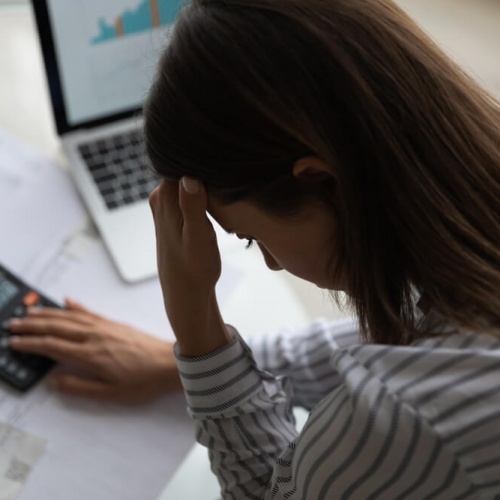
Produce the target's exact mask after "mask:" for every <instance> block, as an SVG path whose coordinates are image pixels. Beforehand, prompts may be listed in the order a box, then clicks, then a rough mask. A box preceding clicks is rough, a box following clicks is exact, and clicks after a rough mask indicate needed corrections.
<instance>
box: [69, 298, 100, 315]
mask: <svg viewBox="0 0 500 500" xmlns="http://www.w3.org/2000/svg"><path fill="white" fill-rule="evenodd" d="M64 305H65V306H66V308H67V309H68V310H69V311H73V312H81V313H84V314H85V315H86V316H90V317H92V318H94V319H105V318H104V316H101V315H100V314H97V313H96V312H94V311H91V310H90V309H87V308H86V307H85V306H84V305H83V304H80V302H76V301H75V300H73V299H70V298H69V297H66V298H65V299H64Z"/></svg>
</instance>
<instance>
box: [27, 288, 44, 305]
mask: <svg viewBox="0 0 500 500" xmlns="http://www.w3.org/2000/svg"><path fill="white" fill-rule="evenodd" d="M39 300H40V295H38V293H36V292H34V291H33V290H31V291H30V292H28V293H27V294H26V295H25V296H24V298H23V304H24V305H25V307H32V306H36V305H37V304H38V301H39Z"/></svg>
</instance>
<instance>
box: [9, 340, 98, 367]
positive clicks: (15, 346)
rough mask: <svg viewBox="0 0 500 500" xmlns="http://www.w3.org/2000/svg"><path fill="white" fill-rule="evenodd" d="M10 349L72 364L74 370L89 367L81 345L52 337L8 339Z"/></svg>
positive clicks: (83, 347)
mask: <svg viewBox="0 0 500 500" xmlns="http://www.w3.org/2000/svg"><path fill="white" fill-rule="evenodd" d="M10 347H11V349H12V350H14V351H18V352H28V353H31V354H38V355H39V356H47V357H49V358H52V359H54V360H56V361H58V362H60V363H66V364H72V365H74V366H75V367H76V368H87V367H88V366H90V362H89V357H88V352H87V349H86V348H85V346H84V345H83V344H75V343H74V342H70V341H68V340H63V339H58V338H54V337H19V336H17V335H13V336H12V337H10Z"/></svg>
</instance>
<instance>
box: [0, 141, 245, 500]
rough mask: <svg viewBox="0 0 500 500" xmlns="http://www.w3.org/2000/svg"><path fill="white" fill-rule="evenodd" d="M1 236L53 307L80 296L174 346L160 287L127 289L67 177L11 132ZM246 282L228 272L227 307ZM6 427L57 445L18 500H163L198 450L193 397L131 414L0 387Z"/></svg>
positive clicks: (5, 145) (2, 185)
mask: <svg viewBox="0 0 500 500" xmlns="http://www.w3.org/2000/svg"><path fill="white" fill-rule="evenodd" d="M0 231H2V234H3V235H5V236H4V237H3V238H2V244H1V245H0V262H2V263H3V264H5V265H7V266H8V267H10V268H11V269H12V270H13V271H14V272H16V273H17V274H19V275H20V276H22V277H23V278H24V279H25V280H27V281H28V282H30V283H31V284H32V285H34V286H36V287H38V288H40V289H41V291H42V292H44V293H46V294H48V295H49V296H51V297H52V298H53V299H56V300H57V301H61V300H62V298H63V296H64V295H70V296H72V297H73V298H74V299H76V300H80V301H82V302H83V303H84V304H86V305H87V306H89V307H91V308H93V309H95V310H96V311H97V312H100V313H102V314H105V315H107V316H109V317H111V318H115V319H117V320H119V321H122V322H126V323H129V324H132V325H135V326H138V327H139V328H141V329H143V330H146V331H149V332H150V333H153V334H156V335H159V336H161V337H165V338H171V335H172V334H171V330H170V327H169V326H168V322H167V320H166V317H165V313H164V308H163V304H162V299H161V293H160V288H159V284H158V280H154V279H153V280H150V281H146V282H143V283H139V284H137V285H127V284H125V283H124V282H123V281H122V280H121V279H120V278H119V276H118V274H117V272H116V270H115V268H114V266H113V265H112V263H111V261H110V258H109V256H108V254H107V252H106V251H105V248H104V246H103V244H102V242H101V240H100V238H99V237H98V236H97V234H96V233H95V231H94V230H93V229H92V225H91V224H89V222H88V218H87V215H86V212H85V210H84V208H83V206H82V204H81V202H80V200H79V198H78V196H77V194H76V192H75V189H74V187H73V184H72V182H71V180H70V179H69V176H68V174H67V172H65V171H63V170H62V169H61V168H59V167H57V166H55V165H53V164H52V163H51V162H50V161H47V160H45V159H44V158H41V157H40V156H39V155H38V154H36V153H34V152H33V151H31V150H30V149H29V148H27V147H26V146H24V145H23V144H21V143H20V142H19V141H17V140H16V139H14V138H12V137H10V136H8V135H7V134H5V133H3V132H1V131H0ZM231 241H232V242H233V241H234V240H231ZM233 244H234V242H233ZM240 279H241V271H236V270H235V269H232V268H231V267H226V271H225V275H224V277H223V279H222V280H221V286H220V288H219V290H218V293H219V299H220V300H221V301H223V300H224V298H225V297H226V296H227V295H228V294H229V293H230V292H231V290H232V288H233V287H234V286H235V284H236V283H238V282H239V281H240ZM0 421H4V422H6V423H8V424H10V425H13V426H15V427H16V428H19V429H21V430H23V431H25V432H26V433H29V434H34V435H36V436H40V437H41V438H43V439H44V440H46V441H47V447H46V453H45V454H44V455H43V457H42V458H41V459H40V461H39V462H38V464H37V465H36V467H35V468H34V469H33V470H32V471H31V473H30V475H29V477H28V480H27V483H26V484H25V486H24V487H23V489H22V491H21V493H20V495H19V498H18V499H16V500H41V499H44V500H45V499H50V500H68V499H71V500H80V499H81V500H88V499H92V500H114V499H119V500H137V499H141V500H148V499H154V498H156V496H157V495H158V494H159V492H160V491H161V490H162V489H163V488H164V486H165V484H166V483H167V482H168V480H169V479H170V477H171V476H172V474H173V472H174V471H175V469H176V468H177V466H178V465H179V464H180V463H181V461H182V460H183V458H184V456H185V455H186V454H187V452H188V451H189V449H190V448H191V446H192V444H193V443H194V431H193V424H192V422H191V420H190V419H189V418H188V416H187V413H186V409H185V401H184V396H183V395H176V396H168V397H164V398H161V399H160V400H157V401H155V402H153V403H151V404H146V405H140V406H137V407H131V406H117V405H112V404H99V403H93V402H90V401H86V400H83V399H78V398H71V397H67V396H62V395H59V394H57V393H54V392H52V391H51V390H49V389H48V388H47V387H46V386H45V385H44V384H43V383H42V384H40V385H38V386H37V387H35V388H34V389H33V390H31V391H30V392H29V393H27V394H19V393H17V392H16V391H14V390H13V389H10V388H9V387H7V386H6V385H3V384H0Z"/></svg>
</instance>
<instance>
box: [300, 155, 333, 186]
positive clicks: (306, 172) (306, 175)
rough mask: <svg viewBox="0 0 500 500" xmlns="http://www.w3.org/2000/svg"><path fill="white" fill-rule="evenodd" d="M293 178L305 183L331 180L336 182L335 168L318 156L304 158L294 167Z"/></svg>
mask: <svg viewBox="0 0 500 500" xmlns="http://www.w3.org/2000/svg"><path fill="white" fill-rule="evenodd" d="M292 172H293V176H294V177H297V178H301V179H302V180H305V181H321V180H323V181H324V180H329V181H330V182H332V181H333V182H335V181H336V178H335V173H334V171H333V167H331V166H330V165H329V164H328V163H326V162H325V161H323V160H322V159H321V158H319V157H317V156H304V157H303V158H300V159H298V160H297V161H296V162H295V164H294V165H293V170H292Z"/></svg>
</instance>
